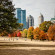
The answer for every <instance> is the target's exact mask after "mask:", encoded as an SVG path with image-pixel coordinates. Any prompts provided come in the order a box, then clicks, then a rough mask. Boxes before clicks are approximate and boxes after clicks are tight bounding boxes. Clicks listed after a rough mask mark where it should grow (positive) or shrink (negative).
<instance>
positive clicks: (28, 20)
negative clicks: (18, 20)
mask: <svg viewBox="0 0 55 55" xmlns="http://www.w3.org/2000/svg"><path fill="white" fill-rule="evenodd" d="M26 22H27V29H28V28H29V27H30V26H34V18H33V17H32V16H31V15H29V17H27V20H26Z"/></svg>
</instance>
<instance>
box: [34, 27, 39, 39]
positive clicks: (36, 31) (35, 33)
mask: <svg viewBox="0 0 55 55" xmlns="http://www.w3.org/2000/svg"><path fill="white" fill-rule="evenodd" d="M39 32H40V29H39V28H38V27H37V28H36V29H34V30H33V35H34V37H33V38H34V39H39Z"/></svg>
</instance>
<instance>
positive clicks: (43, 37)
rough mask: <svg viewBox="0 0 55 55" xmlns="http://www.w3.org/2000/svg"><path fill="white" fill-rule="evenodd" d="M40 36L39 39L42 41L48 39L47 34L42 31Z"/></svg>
mask: <svg viewBox="0 0 55 55" xmlns="http://www.w3.org/2000/svg"><path fill="white" fill-rule="evenodd" d="M39 34H40V36H39V39H40V40H46V39H47V38H48V37H47V34H46V33H45V32H44V31H42V30H41V31H40V33H39Z"/></svg>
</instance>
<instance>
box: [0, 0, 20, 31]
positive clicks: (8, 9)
mask: <svg viewBox="0 0 55 55" xmlns="http://www.w3.org/2000/svg"><path fill="white" fill-rule="evenodd" d="M14 11H15V8H14V5H13V4H12V2H11V1H10V0H0V32H3V31H4V30H6V31H7V32H12V31H13V30H14V29H17V28H18V26H19V24H18V23H17V19H16V18H15V17H14V16H15V14H14Z"/></svg>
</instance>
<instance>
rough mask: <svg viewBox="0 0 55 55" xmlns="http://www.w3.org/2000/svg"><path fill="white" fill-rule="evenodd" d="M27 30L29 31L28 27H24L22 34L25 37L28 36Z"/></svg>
mask: <svg viewBox="0 0 55 55" xmlns="http://www.w3.org/2000/svg"><path fill="white" fill-rule="evenodd" d="M27 31H28V30H27V29H24V30H23V33H22V36H23V37H25V38H27Z"/></svg>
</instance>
